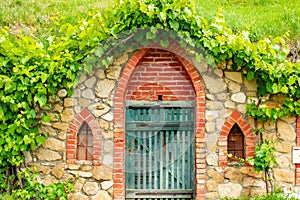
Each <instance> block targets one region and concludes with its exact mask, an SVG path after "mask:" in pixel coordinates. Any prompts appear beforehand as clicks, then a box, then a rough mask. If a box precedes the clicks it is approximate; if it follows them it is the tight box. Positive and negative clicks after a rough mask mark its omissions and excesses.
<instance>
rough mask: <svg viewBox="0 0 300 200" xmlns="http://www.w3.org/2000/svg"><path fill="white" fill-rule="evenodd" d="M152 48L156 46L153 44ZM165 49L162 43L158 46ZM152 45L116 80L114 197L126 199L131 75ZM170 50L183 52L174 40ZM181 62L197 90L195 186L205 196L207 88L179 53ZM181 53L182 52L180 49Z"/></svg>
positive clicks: (141, 52) (135, 57)
mask: <svg viewBox="0 0 300 200" xmlns="http://www.w3.org/2000/svg"><path fill="white" fill-rule="evenodd" d="M151 48H154V47H153V46H152V47H151ZM157 48H158V49H162V48H161V47H157ZM148 50H149V48H144V49H140V50H139V51H137V52H135V53H134V54H133V56H132V57H131V58H130V59H129V60H128V62H127V64H126V66H125V68H124V70H123V72H122V74H121V76H120V79H119V81H118V84H117V88H116V91H115V97H114V169H113V174H114V177H113V179H114V180H113V181H114V197H113V198H114V199H115V200H124V199H125V172H124V169H125V93H126V87H127V84H128V82H129V79H130V77H131V75H132V73H133V71H134V69H135V67H136V66H137V65H138V64H139V61H140V60H141V59H142V58H143V56H144V55H145V54H146V53H147V51H148ZM163 50H167V51H170V52H173V53H174V52H177V53H178V52H179V53H180V52H183V50H182V49H181V47H180V46H178V45H177V44H176V43H175V42H172V43H171V44H170V45H169V47H168V48H167V49H163ZM177 53H174V54H175V57H176V58H177V59H178V60H179V62H180V63H181V64H182V66H183V67H184V68H185V69H186V71H187V74H188V75H189V77H190V79H191V81H192V84H193V87H194V90H195V93H196V108H195V112H196V119H195V188H196V191H195V192H196V194H195V195H196V199H198V200H201V199H205V179H206V175H205V173H206V170H205V168H206V164H205V145H204V140H205V132H204V130H205V91H204V84H203V83H202V81H201V78H200V75H199V73H198V72H197V70H196V69H195V68H194V66H193V64H192V63H191V62H190V61H188V60H187V59H185V58H183V57H181V56H178V54H177ZM179 55H182V54H181V53H180V54H179Z"/></svg>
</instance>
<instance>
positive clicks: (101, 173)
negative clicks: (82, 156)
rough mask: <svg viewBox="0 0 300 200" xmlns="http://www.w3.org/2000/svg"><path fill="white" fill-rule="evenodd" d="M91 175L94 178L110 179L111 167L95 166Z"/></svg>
mask: <svg viewBox="0 0 300 200" xmlns="http://www.w3.org/2000/svg"><path fill="white" fill-rule="evenodd" d="M93 177H94V179H96V180H112V169H111V168H109V167H106V166H105V165H102V166H95V167H94V169H93Z"/></svg>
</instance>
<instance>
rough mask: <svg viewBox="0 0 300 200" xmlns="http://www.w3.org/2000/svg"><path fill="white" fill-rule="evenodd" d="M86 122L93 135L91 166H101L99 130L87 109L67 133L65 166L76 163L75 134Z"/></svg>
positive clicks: (76, 118) (77, 117) (80, 114)
mask: <svg viewBox="0 0 300 200" xmlns="http://www.w3.org/2000/svg"><path fill="white" fill-rule="evenodd" d="M83 122H86V123H87V124H88V126H89V127H90V129H91V130H92V133H93V160H92V163H93V165H100V164H101V159H100V158H101V144H100V143H101V129H100V127H99V125H98V122H97V120H96V119H95V118H94V116H93V115H92V114H91V113H90V112H89V111H88V109H87V108H84V109H83V110H82V111H81V112H80V113H79V114H78V115H77V116H76V117H75V119H74V121H73V122H72V123H71V124H70V126H69V129H68V133H67V139H66V143H67V161H66V162H67V164H75V163H76V150H77V144H76V141H77V133H78V131H79V129H80V127H81V125H82V124H83Z"/></svg>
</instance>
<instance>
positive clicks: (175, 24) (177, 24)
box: [169, 20, 179, 31]
mask: <svg viewBox="0 0 300 200" xmlns="http://www.w3.org/2000/svg"><path fill="white" fill-rule="evenodd" d="M169 24H170V27H171V29H173V30H175V31H177V30H178V28H179V23H178V22H177V21H175V20H172V21H169Z"/></svg>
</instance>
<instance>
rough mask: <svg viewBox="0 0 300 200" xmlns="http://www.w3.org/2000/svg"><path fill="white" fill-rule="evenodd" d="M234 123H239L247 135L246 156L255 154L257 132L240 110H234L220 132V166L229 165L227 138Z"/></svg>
mask: <svg viewBox="0 0 300 200" xmlns="http://www.w3.org/2000/svg"><path fill="white" fill-rule="evenodd" d="M234 124H237V125H238V126H239V127H240V129H241V131H242V132H243V134H244V137H245V146H246V148H245V153H246V155H245V157H246V158H247V157H249V156H254V149H255V134H254V132H253V130H252V128H251V126H250V125H249V123H248V122H247V121H246V120H245V118H244V117H243V116H242V115H241V114H240V113H239V111H237V110H234V111H233V112H232V113H231V115H230V116H229V117H228V118H227V120H226V121H225V123H224V124H223V127H222V129H221V132H220V136H219V142H218V146H219V166H227V164H228V163H227V162H228V157H227V141H228V140H227V139H228V134H229V132H230V130H231V128H232V127H233V125H234Z"/></svg>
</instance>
